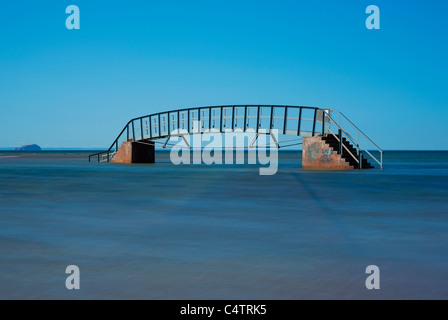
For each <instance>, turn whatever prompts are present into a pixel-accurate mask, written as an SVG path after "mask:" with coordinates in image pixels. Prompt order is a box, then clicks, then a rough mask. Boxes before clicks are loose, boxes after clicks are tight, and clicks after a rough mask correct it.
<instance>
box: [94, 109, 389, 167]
mask: <svg viewBox="0 0 448 320" xmlns="http://www.w3.org/2000/svg"><path fill="white" fill-rule="evenodd" d="M335 117H336V120H335V119H334V118H335ZM344 121H345V122H347V124H346V126H343V125H342V124H341V122H344ZM194 123H199V128H195V127H194ZM212 129H214V130H218V131H219V132H221V133H223V132H229V131H230V132H232V131H234V130H236V129H238V131H240V132H241V131H242V132H246V130H248V129H251V130H254V131H255V132H256V133H258V130H260V129H262V131H263V132H267V133H269V132H270V130H271V129H277V130H279V133H282V134H284V135H293V136H305V137H306V136H315V135H325V134H326V133H332V134H335V133H334V131H338V132H339V130H340V131H341V137H342V135H343V136H345V137H347V139H348V140H350V141H351V142H352V143H353V144H354V146H355V148H356V149H357V151H358V155H357V157H356V158H358V159H357V161H359V159H361V153H362V152H366V153H367V154H369V155H370V156H371V157H372V159H374V160H375V161H376V162H377V163H378V164H379V165H380V166H381V167H382V150H381V149H380V148H378V146H376V144H374V143H373V142H372V141H371V140H370V139H369V138H368V137H367V136H366V135H365V134H364V133H363V132H362V131H361V130H359V129H358V128H357V127H356V126H355V125H354V124H353V123H352V122H350V121H349V120H348V119H347V118H346V117H345V116H344V115H343V114H342V113H340V112H339V111H337V110H332V109H322V108H317V107H307V106H289V105H226V106H207V107H199V108H186V109H179V110H173V111H166V112H159V113H155V114H150V115H146V116H143V117H138V118H134V119H131V120H130V121H129V122H128V123H127V124H126V125H125V126H124V128H123V129H122V130H121V132H120V133H119V134H118V136H117V138H116V139H115V140H114V142H113V143H112V144H111V146H110V147H109V149H108V150H106V151H103V152H99V153H95V154H92V155H90V156H89V161H90V160H91V158H97V160H98V161H110V160H111V159H112V158H113V156H114V155H115V154H116V152H117V151H118V149H119V148H120V146H121V145H122V143H123V142H125V141H149V140H156V139H161V138H169V137H171V136H176V135H177V136H182V135H184V134H202V133H207V132H210V131H211V130H212ZM354 137H356V138H354ZM360 137H362V138H364V139H367V142H370V144H373V146H375V148H376V150H379V151H380V155H381V156H380V160H378V159H377V158H376V157H374V156H373V155H372V154H371V153H370V151H369V150H368V149H366V148H365V146H368V145H370V144H368V143H365V142H361V141H360ZM167 141H168V140H167ZM165 145H166V143H165ZM352 156H353V157H355V155H352Z"/></svg>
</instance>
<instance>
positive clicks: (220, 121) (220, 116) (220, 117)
mask: <svg viewBox="0 0 448 320" xmlns="http://www.w3.org/2000/svg"><path fill="white" fill-rule="evenodd" d="M222 123H223V121H222V106H221V111H220V114H219V132H222Z"/></svg>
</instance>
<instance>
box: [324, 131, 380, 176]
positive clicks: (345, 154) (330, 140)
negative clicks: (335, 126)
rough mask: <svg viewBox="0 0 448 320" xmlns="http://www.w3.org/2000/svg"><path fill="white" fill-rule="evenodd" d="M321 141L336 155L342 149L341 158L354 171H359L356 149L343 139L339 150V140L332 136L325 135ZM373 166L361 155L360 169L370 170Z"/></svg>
mask: <svg viewBox="0 0 448 320" xmlns="http://www.w3.org/2000/svg"><path fill="white" fill-rule="evenodd" d="M322 140H323V141H325V143H326V144H327V145H329V146H330V147H331V148H332V149H333V151H336V152H337V153H338V154H341V152H340V150H341V149H342V154H341V157H342V158H344V159H345V161H346V162H348V163H349V164H350V165H351V166H352V167H353V168H354V169H359V154H358V151H357V149H356V148H355V147H354V146H353V145H352V144H351V143H350V142H349V141H347V140H346V139H345V138H342V143H343V147H342V148H340V144H339V139H338V138H337V137H336V136H335V135H333V134H326V135H325V136H323V137H322ZM372 168H374V166H372V165H371V164H370V162H368V161H367V159H366V158H364V156H363V155H361V169H372Z"/></svg>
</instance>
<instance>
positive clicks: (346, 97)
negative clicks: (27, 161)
mask: <svg viewBox="0 0 448 320" xmlns="http://www.w3.org/2000/svg"><path fill="white" fill-rule="evenodd" d="M71 4H75V5H77V6H78V7H79V9H80V14H81V28H80V30H68V29H67V28H66V27H65V20H66V18H67V16H68V14H66V13H65V8H66V7H67V6H68V5H71ZM370 4H375V5H377V6H378V7H379V8H380V10H381V29H380V30H368V29H367V28H366V27H365V19H366V18H367V14H366V13H365V9H366V7H367V6H368V5H370ZM447 12H448V3H447V2H446V1H436V0H434V1H381V0H371V1H370V0H369V1H363V0H359V1H348V0H342V1H324V0H316V1H281V0H277V1H262V0H258V1H243V0H239V1H233V0H226V1H213V0H208V1H157V2H155V1H154V2H153V1H132V0H130V1H82V0H69V1H60V0H59V1H14V2H6V1H2V2H1V4H0V41H1V47H0V48H1V49H0V112H1V113H0V147H3V148H4V147H14V146H18V145H21V144H25V143H37V144H39V145H41V146H43V147H92V148H105V147H109V145H110V143H111V142H112V141H113V140H114V139H115V137H116V135H117V134H118V133H119V131H120V130H121V128H122V127H123V126H124V125H125V124H126V122H127V121H128V120H129V119H131V118H133V117H137V116H141V115H145V114H150V113H153V112H158V111H164V110H170V109H177V108H181V107H194V106H205V105H224V104H289V105H309V106H319V107H332V108H335V109H338V110H340V111H342V112H343V113H344V114H346V115H347V116H348V117H349V118H350V119H351V120H352V121H353V122H354V123H355V124H357V125H358V126H359V127H360V128H361V129H362V130H363V131H364V132H366V133H367V134H368V135H369V136H370V137H371V138H372V139H373V140H374V141H375V142H376V143H377V144H378V145H379V146H380V147H382V148H383V149H386V150H387V149H439V150H440V149H444V150H446V149H448V139H446V137H445V132H446V127H447V124H448V108H447V102H446V101H447V100H446V94H447V93H448V90H447V81H446V77H447V71H448V65H447V57H448V44H447V43H448V41H447V39H448V19H446V15H447Z"/></svg>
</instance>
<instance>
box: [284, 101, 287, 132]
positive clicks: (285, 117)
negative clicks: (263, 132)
mask: <svg viewBox="0 0 448 320" xmlns="http://www.w3.org/2000/svg"><path fill="white" fill-rule="evenodd" d="M287 118H288V107H287V106H285V116H284V118H283V134H285V133H286V119H287Z"/></svg>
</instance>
